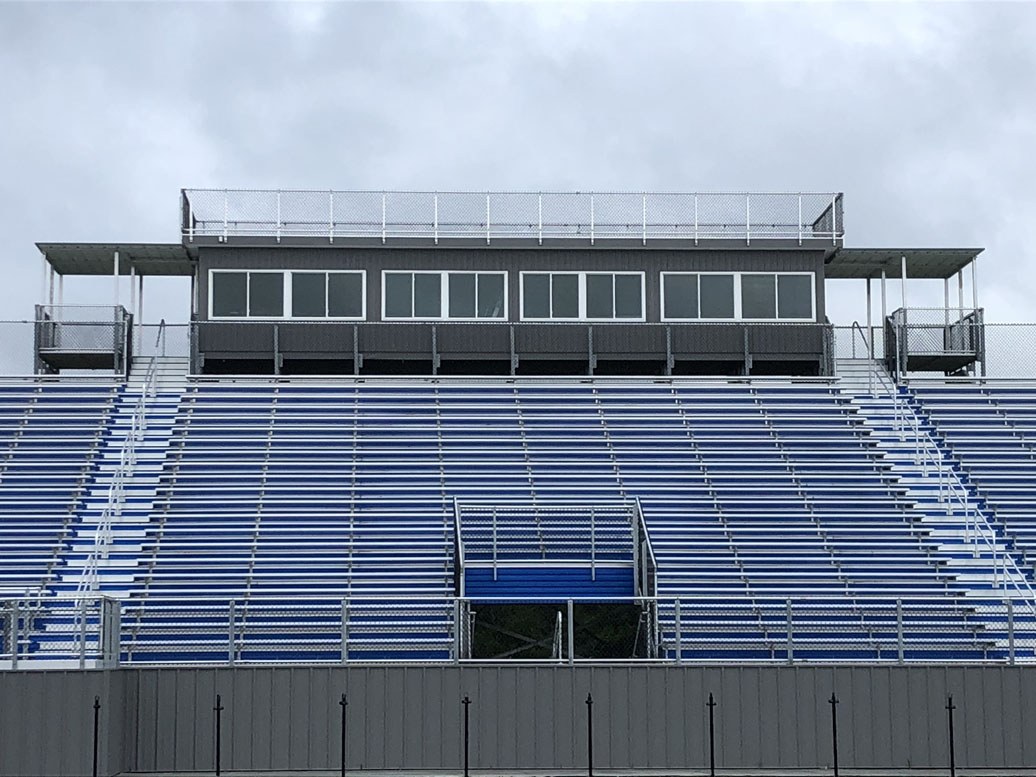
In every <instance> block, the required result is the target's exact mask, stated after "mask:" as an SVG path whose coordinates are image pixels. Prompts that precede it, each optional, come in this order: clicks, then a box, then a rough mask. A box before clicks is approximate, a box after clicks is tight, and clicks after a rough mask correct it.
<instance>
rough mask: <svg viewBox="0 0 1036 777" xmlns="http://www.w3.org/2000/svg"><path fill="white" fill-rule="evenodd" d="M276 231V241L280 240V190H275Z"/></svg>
mask: <svg viewBox="0 0 1036 777" xmlns="http://www.w3.org/2000/svg"><path fill="white" fill-rule="evenodd" d="M275 231H276V233H277V242H278V243H279V242H281V190H280V189H278V190H277V226H276V228H275Z"/></svg>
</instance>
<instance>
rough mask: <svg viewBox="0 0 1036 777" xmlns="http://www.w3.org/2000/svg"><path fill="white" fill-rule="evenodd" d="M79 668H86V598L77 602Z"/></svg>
mask: <svg viewBox="0 0 1036 777" xmlns="http://www.w3.org/2000/svg"><path fill="white" fill-rule="evenodd" d="M78 604H79V668H80V669H86V618H87V611H86V599H85V598H83V599H80V600H79V602H78Z"/></svg>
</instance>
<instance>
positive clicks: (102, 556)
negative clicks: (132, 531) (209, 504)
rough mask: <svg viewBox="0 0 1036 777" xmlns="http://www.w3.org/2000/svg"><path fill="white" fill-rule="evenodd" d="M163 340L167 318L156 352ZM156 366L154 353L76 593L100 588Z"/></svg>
mask: <svg viewBox="0 0 1036 777" xmlns="http://www.w3.org/2000/svg"><path fill="white" fill-rule="evenodd" d="M164 341H165V322H162V324H160V325H159V327H158V333H157V336H156V338H155V351H156V353H157V352H158V351H160V350H163V349H164ZM156 368H157V356H152V357H151V359H150V362H149V364H148V369H147V372H146V373H145V376H144V381H143V383H142V384H141V386H140V395H139V396H138V397H137V401H136V403H135V404H134V406H133V411H132V414H131V415H130V427H129V429H128V430H127V432H126V436H125V437H124V438H123V440H122V444H121V445H120V446H119V463H118V465H117V466H116V468H115V471H114V472H113V473H112V479H111V483H110V484H109V486H108V498H107V500H106V502H105V505H104V508H103V510H102V511H101V516H100V518H99V520H98V522H97V526H96V527H95V529H94V543H93V545H92V546H91V548H90V552H89V554H88V555H87V558H86V562H85V564H84V567H83V570H82V574H81V575H80V578H79V582H78V584H77V588H76V594H77V596H79V597H82V596H84V595H86V594H88V593H96V592H97V590H98V585H99V573H98V569H99V567H100V565H101V563H102V562H103V561H106V560H107V559H108V555H109V552H110V550H111V547H112V544H113V543H114V534H113V530H112V524H113V523H116V522H118V521H119V520H120V519H121V518H122V510H123V507H124V506H125V504H126V485H127V483H128V482H129V481H130V480H132V479H133V473H134V471H135V469H136V466H137V446H138V445H139V444H140V443H141V442H142V441H143V439H144V433H145V432H146V430H147V417H148V415H147V409H148V404H149V402H150V400H151V399H153V398H154V396H155V393H156V380H155V377H156Z"/></svg>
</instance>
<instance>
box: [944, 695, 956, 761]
mask: <svg viewBox="0 0 1036 777" xmlns="http://www.w3.org/2000/svg"><path fill="white" fill-rule="evenodd" d="M955 709H957V707H956V706H954V704H953V694H950V696H949V697H947V699H946V720H947V723H948V724H949V727H950V777H957V754H956V752H955V750H954V746H953V711H954V710H955Z"/></svg>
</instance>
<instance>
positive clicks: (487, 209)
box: [486, 192, 490, 245]
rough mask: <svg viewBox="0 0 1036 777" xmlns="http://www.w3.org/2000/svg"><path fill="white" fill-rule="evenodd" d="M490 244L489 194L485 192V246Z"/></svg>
mask: <svg viewBox="0 0 1036 777" xmlns="http://www.w3.org/2000/svg"><path fill="white" fill-rule="evenodd" d="M489 242H490V230H489V192H486V245H489Z"/></svg>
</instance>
